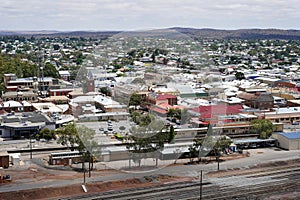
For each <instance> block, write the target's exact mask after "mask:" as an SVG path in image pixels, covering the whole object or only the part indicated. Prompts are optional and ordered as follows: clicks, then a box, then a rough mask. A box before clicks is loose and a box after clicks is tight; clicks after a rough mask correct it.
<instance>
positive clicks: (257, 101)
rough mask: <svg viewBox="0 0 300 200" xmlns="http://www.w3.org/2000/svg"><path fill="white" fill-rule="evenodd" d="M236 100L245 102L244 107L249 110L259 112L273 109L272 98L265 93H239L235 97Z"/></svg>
mask: <svg viewBox="0 0 300 200" xmlns="http://www.w3.org/2000/svg"><path fill="white" fill-rule="evenodd" d="M237 97H238V98H240V99H243V100H245V105H247V106H249V107H251V108H257V109H260V110H266V109H272V108H273V107H274V97H273V96H272V95H271V94H269V93H265V92H262V93H260V92H258V93H255V94H251V93H247V92H241V93H239V94H238V95H237Z"/></svg>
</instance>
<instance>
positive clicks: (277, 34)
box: [0, 27, 300, 40]
mask: <svg viewBox="0 0 300 200" xmlns="http://www.w3.org/2000/svg"><path fill="white" fill-rule="evenodd" d="M168 30H174V31H178V32H180V33H182V34H186V35H187V36H189V37H192V38H199V39H284V40H300V30H281V29H238V30H220V29H207V28H206V29H205V28H203V29H195V28H181V27H173V28H170V29H168ZM150 32H151V31H150ZM118 33H121V31H71V32H60V31H0V36H12V35H14V36H16V35H20V36H35V37H95V38H107V37H110V36H113V35H115V34H118ZM137 33H138V32H134V31H133V32H126V34H137ZM143 34H144V33H143ZM144 35H145V34H144Z"/></svg>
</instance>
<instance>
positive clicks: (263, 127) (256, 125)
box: [251, 119, 275, 139]
mask: <svg viewBox="0 0 300 200" xmlns="http://www.w3.org/2000/svg"><path fill="white" fill-rule="evenodd" d="M274 129H275V127H274V125H273V123H272V122H271V121H270V120H268V119H255V120H252V121H251V130H252V131H253V132H255V133H257V134H258V135H259V136H258V137H259V138H261V139H267V138H269V137H270V136H271V135H272V133H273V131H274Z"/></svg>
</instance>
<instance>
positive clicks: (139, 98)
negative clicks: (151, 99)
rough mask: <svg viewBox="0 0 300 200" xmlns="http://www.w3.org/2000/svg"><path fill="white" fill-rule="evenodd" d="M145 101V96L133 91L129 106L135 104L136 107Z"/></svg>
mask: <svg viewBox="0 0 300 200" xmlns="http://www.w3.org/2000/svg"><path fill="white" fill-rule="evenodd" d="M142 103H143V98H142V96H141V95H139V94H137V93H135V92H134V93H132V94H131V96H130V99H129V106H134V107H135V109H136V108H137V106H140V105H141V104H142Z"/></svg>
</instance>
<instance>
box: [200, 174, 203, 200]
mask: <svg viewBox="0 0 300 200" xmlns="http://www.w3.org/2000/svg"><path fill="white" fill-rule="evenodd" d="M202 181H203V180H202V170H201V171H200V200H202Z"/></svg>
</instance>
